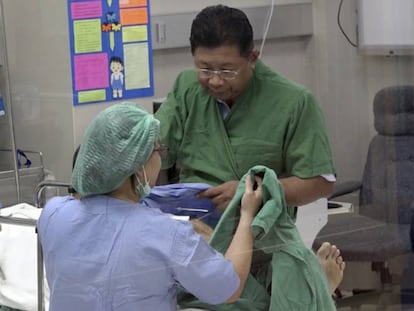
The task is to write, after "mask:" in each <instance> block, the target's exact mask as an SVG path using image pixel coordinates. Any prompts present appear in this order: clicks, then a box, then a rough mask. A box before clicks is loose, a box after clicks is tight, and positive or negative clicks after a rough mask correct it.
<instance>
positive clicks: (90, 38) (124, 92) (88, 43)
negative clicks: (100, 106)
mask: <svg viewBox="0 0 414 311" xmlns="http://www.w3.org/2000/svg"><path fill="white" fill-rule="evenodd" d="M149 7H150V5H149V0H68V11H69V35H70V51H71V53H70V54H71V65H72V88H73V104H74V105H83V104H90V103H96V102H107V101H113V100H122V99H128V98H137V97H144V96H152V95H154V86H153V70H152V53H151V51H152V47H151V33H150V31H151V27H150V11H149Z"/></svg>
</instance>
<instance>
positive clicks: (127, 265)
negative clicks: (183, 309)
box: [38, 195, 240, 311]
mask: <svg viewBox="0 0 414 311" xmlns="http://www.w3.org/2000/svg"><path fill="white" fill-rule="evenodd" d="M170 216H171V215H169V214H165V213H162V212H161V211H160V210H158V209H155V208H149V207H146V206H144V205H142V204H136V203H135V204H134V203H129V202H126V201H122V200H118V199H114V198H111V197H108V196H103V195H102V196H92V197H87V198H82V199H80V200H78V199H74V198H72V197H69V196H67V197H56V198H53V199H51V200H49V202H48V203H47V204H46V206H45V208H44V209H43V211H42V214H41V216H40V218H39V221H38V232H39V236H40V240H41V244H42V249H43V253H44V260H45V267H46V276H47V281H48V285H49V288H50V292H51V297H50V311H54V310H58V311H66V310H68V311H69V310H70V311H73V310H79V311H82V310H85V311H86V310H88V311H95V310H96V311H106V310H108V311H109V310H116V311H136V310H160V311H162V310H176V309H177V307H176V293H177V289H178V288H184V289H185V290H186V291H188V292H190V293H192V294H193V295H195V296H196V297H198V298H199V299H200V300H202V301H205V302H207V303H210V304H219V303H223V302H225V301H226V300H227V299H228V298H229V297H230V296H231V295H232V294H233V293H234V292H235V291H236V289H237V288H238V286H239V282H240V281H239V278H238V276H237V274H236V273H235V271H234V269H233V265H232V263H231V262H230V261H229V260H226V259H224V258H223V256H222V255H221V254H220V253H218V252H216V251H215V250H214V249H212V248H211V247H210V246H209V245H208V244H207V243H206V242H205V241H204V240H203V239H202V238H201V237H200V235H198V234H197V233H195V232H194V231H193V228H192V225H191V223H189V222H182V221H177V220H173V219H171V217H170Z"/></svg>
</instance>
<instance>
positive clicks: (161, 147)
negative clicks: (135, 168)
mask: <svg viewBox="0 0 414 311" xmlns="http://www.w3.org/2000/svg"><path fill="white" fill-rule="evenodd" d="M168 149H169V148H168V146H167V145H158V146H156V147H154V149H153V150H152V151H153V152H166V151H168Z"/></svg>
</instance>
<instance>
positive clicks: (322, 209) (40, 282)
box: [0, 181, 328, 311]
mask: <svg viewBox="0 0 414 311" xmlns="http://www.w3.org/2000/svg"><path fill="white" fill-rule="evenodd" d="M50 188H56V189H61V190H62V189H63V190H62V192H64V190H65V189H66V191H65V192H66V193H65V194H63V193H62V195H66V194H67V193H71V192H72V190H73V189H72V188H71V185H70V184H69V183H65V182H59V181H41V182H40V183H39V184H38V185H37V187H36V189H35V204H34V206H32V205H29V204H26V203H23V204H18V205H16V206H12V207H9V208H5V209H2V210H0V225H1V224H5V225H12V226H20V227H24V228H30V229H31V230H32V231H31V232H30V233H31V236H29V238H28V240H30V241H29V242H30V243H31V244H32V245H31V247H28V248H26V249H25V254H24V261H25V262H26V265H27V267H24V268H25V269H30V268H33V269H34V267H36V268H35V269H34V270H36V271H33V270H30V271H29V272H27V271H23V273H25V275H26V276H25V279H24V282H25V281H26V280H27V275H30V274H32V275H34V278H35V283H36V286H35V285H33V284H32V287H37V295H36V293H35V292H33V293H32V295H31V297H29V298H28V300H27V301H23V302H22V301H11V299H10V297H9V300H8V301H7V299H4V298H5V297H4V295H2V289H1V287H0V304H1V303H4V305H6V306H8V307H12V308H19V309H22V310H27V311H32V310H33V311H36V310H37V311H44V310H45V306H47V305H48V295H49V292H48V288H47V283H46V282H45V276H44V270H43V255H42V251H41V247H40V242H39V239H38V237H37V234H34V233H35V227H36V222H37V218H38V216H39V215H40V210H41V208H43V206H44V204H45V201H46V199H45V192H46V191H47V190H48V189H50ZM60 192H61V191H56V192H55V193H56V194H57V195H60ZM13 208H14V209H15V210H16V212H15V213H10V214H8V215H7V216H4V213H1V212H3V211H4V210H8V209H13ZM19 208H21V209H22V210H26V212H27V211H30V213H29V214H30V215H28V214H27V213H22V210H20V213H19V212H17V211H18V210H19ZM327 210H328V209H327V201H326V199H320V200H318V201H315V202H313V203H310V204H308V205H307V206H303V207H301V208H299V209H298V214H297V221H296V224H297V227H298V230H299V232H300V234H301V236H302V238H303V240H304V242H305V245H306V246H308V247H309V248H310V247H311V245H312V243H313V241H314V239H315V237H316V235H317V234H318V232H319V231H320V230H321V229H322V227H323V226H324V225H325V224H326V223H327V216H328V212H327ZM22 214H24V215H23V216H24V217H22ZM27 216H29V217H27ZM30 216H32V217H30ZM21 231H23V230H21ZM2 233H3V232H2V231H0V245H1V237H2V236H1V234H2ZM26 234H27V231H26ZM26 237H27V235H26ZM13 246H14V247H15V248H16V247H19V245H17V243H15V245H13ZM30 252H31V253H30ZM1 253H2V252H1V250H0V254H1ZM3 254H4V252H3ZM0 257H1V256H0ZM0 259H1V258H0ZM30 263H32V264H30ZM0 268H2V267H1V262H0ZM21 268H22V267H18V269H21ZM14 270H16V268H15V269H14ZM23 270H24V269H23ZM1 272H2V271H0V274H1ZM3 273H4V274H5V277H6V278H7V274H8V271H3ZM3 276H4V275H3ZM18 281H19V280H17V282H18ZM20 281H21V280H20ZM17 296H19V294H18V295H17ZM16 298H17V300H18V299H19V297H16ZM29 300H30V301H29ZM5 301H6V303H5Z"/></svg>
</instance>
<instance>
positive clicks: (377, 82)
mask: <svg viewBox="0 0 414 311" xmlns="http://www.w3.org/2000/svg"><path fill="white" fill-rule="evenodd" d="M292 1H294V0H291V1H290V2H292ZM3 2H4V7H5V12H6V33H7V46H8V56H9V62H10V64H9V67H10V73H11V86H12V97H13V108H14V119H15V123H16V124H15V125H16V127H17V130H16V140H17V144H18V145H19V146H20V147H25V148H29V149H34V150H40V151H42V152H43V153H44V155H45V163H46V166H47V167H48V168H50V169H51V170H52V171H53V172H54V173H55V175H56V177H57V178H58V179H62V180H67V179H69V176H70V170H71V168H70V164H71V158H72V152H73V150H74V148H75V147H76V146H77V145H78V144H79V143H80V141H81V138H82V135H83V132H84V130H85V128H86V126H87V125H88V123H89V122H90V120H91V119H92V118H93V117H94V115H95V114H96V113H97V112H98V111H100V110H102V109H104V108H105V107H107V106H108V105H110V104H113V103H108V104H94V105H85V106H82V107H76V108H74V107H73V106H72V94H71V78H70V57H69V41H68V40H69V39H68V30H67V11H66V1H55V0H32V1H27V0H3ZM184 2H185V3H187V4H189V5H190V4H194V5H196V3H197V4H198V5H200V4H201V2H197V1H191V0H187V1H184ZM229 2H231V1H227V2H226V1H224V3H226V4H229ZM259 2H260V3H259ZM259 2H258V4H261V5H262V4H265V3H268V4H270V2H271V1H267V2H266V1H259ZM276 2H283V1H276ZM285 2H286V1H285ZM312 2H313V5H314V35H313V36H312V37H311V38H308V39H303V38H291V39H283V40H269V41H267V42H266V45H265V47H264V50H263V54H262V59H263V60H264V61H265V62H266V63H267V64H269V65H270V66H271V67H273V68H275V69H276V70H278V71H279V72H281V73H283V74H285V75H287V76H288V77H290V78H292V79H294V80H297V81H298V82H300V83H302V84H304V85H306V86H308V87H309V88H310V89H311V90H312V91H313V92H314V93H315V95H316V96H317V98H318V99H319V100H320V103H321V107H322V109H323V112H324V114H325V116H326V121H327V126H328V130H329V136H330V139H331V142H332V146H333V151H334V156H335V164H336V167H337V171H338V179H345V178H357V177H359V176H360V175H361V170H362V168H363V164H364V161H365V154H366V151H367V146H368V142H369V139H370V137H371V136H372V135H373V134H374V133H375V132H374V129H373V127H372V99H373V96H374V94H375V92H376V91H377V90H379V89H380V88H381V87H383V86H386V85H390V84H395V83H403V82H404V83H413V82H414V79H413V78H414V74H413V73H414V71H413V66H414V62H413V58H412V57H404V58H384V57H373V56H362V55H359V54H358V51H357V50H356V49H355V48H354V47H352V46H351V45H350V44H348V43H347V42H346V40H345V38H344V37H343V36H342V35H341V33H340V31H339V29H338V27H337V25H336V14H337V8H338V3H339V1H326V0H313V1H312ZM208 3H211V1H209V2H208ZM239 3H242V2H239V1H233V3H232V4H234V5H238V4H239ZM248 3H252V2H248V1H245V2H244V3H243V4H246V5H245V6H247V4H248ZM255 3H256V2H255ZM164 4H165V6H163V5H164ZM173 7H174V9H175V10H177V8H178V7H181V6H177V5H173V4H172V2H171V3H170V2H165V1H162V0H154V1H153V6H152V8H153V13H158V14H161V13H166V12H169V13H173ZM187 9H191V10H193V9H194V7H190V8H188V7H187ZM355 9H356V1H355V0H349V1H345V2H344V7H343V12H342V20H343V26H344V28H345V29H346V30H347V31H348V33H349V35H350V37H352V38H355V36H354V33H355V23H356V15H355ZM170 10H171V11H170ZM153 60H154V78H155V96H154V98H158V97H164V96H165V95H166V93H167V92H168V90H169V88H170V87H171V85H172V83H173V81H174V78H175V76H176V74H177V73H178V72H179V71H180V70H181V69H182V68H183V67H187V66H191V65H192V59H191V55H190V52H189V49H188V48H180V49H172V50H158V51H154V59H153ZM134 101H136V102H138V103H140V104H141V105H143V106H144V107H145V108H146V109H148V110H149V111H151V109H152V105H151V102H152V98H140V99H136V100H134Z"/></svg>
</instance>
